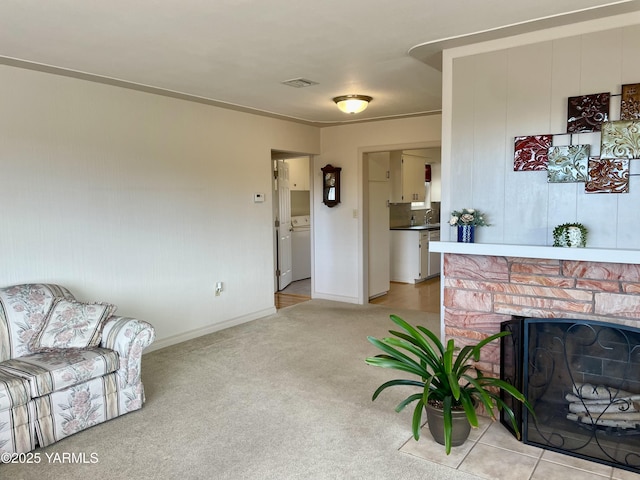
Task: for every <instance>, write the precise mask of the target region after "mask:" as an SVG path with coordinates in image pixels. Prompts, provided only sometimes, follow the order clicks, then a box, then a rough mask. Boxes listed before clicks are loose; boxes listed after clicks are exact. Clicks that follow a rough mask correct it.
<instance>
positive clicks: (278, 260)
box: [271, 151, 313, 308]
mask: <svg viewBox="0 0 640 480" xmlns="http://www.w3.org/2000/svg"><path fill="white" fill-rule="evenodd" d="M271 158H272V163H273V195H274V202H273V225H274V239H275V242H274V265H275V271H274V292H275V299H276V301H275V303H276V308H282V307H284V306H289V305H292V304H295V303H299V302H300V301H306V300H309V299H310V298H311V276H312V257H313V254H312V252H313V251H312V246H311V245H312V236H311V232H312V217H311V212H312V208H311V206H312V177H311V160H312V158H311V157H310V156H308V155H301V154H299V153H298V154H296V153H292V152H282V151H272V154H271Z"/></svg>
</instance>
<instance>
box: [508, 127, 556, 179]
mask: <svg viewBox="0 0 640 480" xmlns="http://www.w3.org/2000/svg"><path fill="white" fill-rule="evenodd" d="M552 140H553V135H527V136H521V137H516V138H515V148H514V156H513V170H514V171H515V172H518V171H536V170H539V171H544V170H546V169H547V163H548V157H547V154H548V150H549V147H551V142H552Z"/></svg>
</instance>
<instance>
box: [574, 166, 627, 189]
mask: <svg viewBox="0 0 640 480" xmlns="http://www.w3.org/2000/svg"><path fill="white" fill-rule="evenodd" d="M584 190H585V192H586V193H629V159H627V158H608V159H600V158H590V159H589V178H588V180H587V183H585V186H584Z"/></svg>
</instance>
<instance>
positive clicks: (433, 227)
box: [389, 223, 440, 231]
mask: <svg viewBox="0 0 640 480" xmlns="http://www.w3.org/2000/svg"><path fill="white" fill-rule="evenodd" d="M389 230H409V231H416V230H418V231H420V230H440V224H439V223H430V224H428V225H413V226H410V225H406V226H404V227H391V228H390V229H389Z"/></svg>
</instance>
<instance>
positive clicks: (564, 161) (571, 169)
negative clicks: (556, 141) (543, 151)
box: [547, 145, 590, 183]
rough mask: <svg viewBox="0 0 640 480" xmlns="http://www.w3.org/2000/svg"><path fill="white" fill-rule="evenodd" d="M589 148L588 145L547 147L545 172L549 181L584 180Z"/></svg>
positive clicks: (567, 181) (585, 179)
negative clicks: (547, 156) (546, 170)
mask: <svg viewBox="0 0 640 480" xmlns="http://www.w3.org/2000/svg"><path fill="white" fill-rule="evenodd" d="M589 150H590V147H589V145H565V146H560V147H551V148H549V166H548V174H547V178H548V180H549V182H550V183H570V182H586V181H587V167H588V163H589Z"/></svg>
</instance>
